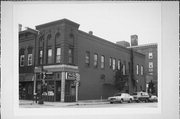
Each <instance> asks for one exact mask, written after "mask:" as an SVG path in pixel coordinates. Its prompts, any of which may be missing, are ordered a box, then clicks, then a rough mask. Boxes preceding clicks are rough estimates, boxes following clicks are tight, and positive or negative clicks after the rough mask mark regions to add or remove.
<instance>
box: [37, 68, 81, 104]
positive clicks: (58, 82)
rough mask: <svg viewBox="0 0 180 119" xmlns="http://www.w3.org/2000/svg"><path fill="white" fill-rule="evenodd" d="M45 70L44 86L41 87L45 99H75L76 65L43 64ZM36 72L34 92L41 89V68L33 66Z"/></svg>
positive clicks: (63, 100) (66, 100)
mask: <svg viewBox="0 0 180 119" xmlns="http://www.w3.org/2000/svg"><path fill="white" fill-rule="evenodd" d="M43 70H44V71H46V76H45V86H44V89H43V99H44V100H45V101H61V102H73V101H76V91H78V90H77V88H78V87H77V85H76V76H75V75H76V73H78V67H77V66H70V65H53V66H44V67H43ZM35 72H36V82H34V85H36V93H38V92H40V91H41V88H42V87H41V85H42V83H41V80H42V78H41V75H40V74H41V69H40V68H39V67H36V68H35Z"/></svg>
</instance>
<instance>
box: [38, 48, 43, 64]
mask: <svg viewBox="0 0 180 119" xmlns="http://www.w3.org/2000/svg"><path fill="white" fill-rule="evenodd" d="M42 57H43V51H42V50H40V51H39V64H42V61H43V59H42Z"/></svg>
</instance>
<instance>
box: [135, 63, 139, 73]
mask: <svg viewBox="0 0 180 119" xmlns="http://www.w3.org/2000/svg"><path fill="white" fill-rule="evenodd" d="M136 74H137V75H139V65H138V64H137V65H136Z"/></svg>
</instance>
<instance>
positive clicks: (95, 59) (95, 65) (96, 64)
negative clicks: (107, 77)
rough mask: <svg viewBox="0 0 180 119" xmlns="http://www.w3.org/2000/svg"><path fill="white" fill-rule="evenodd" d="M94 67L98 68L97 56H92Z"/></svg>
mask: <svg viewBox="0 0 180 119" xmlns="http://www.w3.org/2000/svg"><path fill="white" fill-rule="evenodd" d="M94 67H98V54H94Z"/></svg>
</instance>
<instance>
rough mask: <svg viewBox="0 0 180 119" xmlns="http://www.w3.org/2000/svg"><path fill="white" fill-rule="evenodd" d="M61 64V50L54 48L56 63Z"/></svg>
mask: <svg viewBox="0 0 180 119" xmlns="http://www.w3.org/2000/svg"><path fill="white" fill-rule="evenodd" d="M60 62H61V48H56V63H60Z"/></svg>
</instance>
